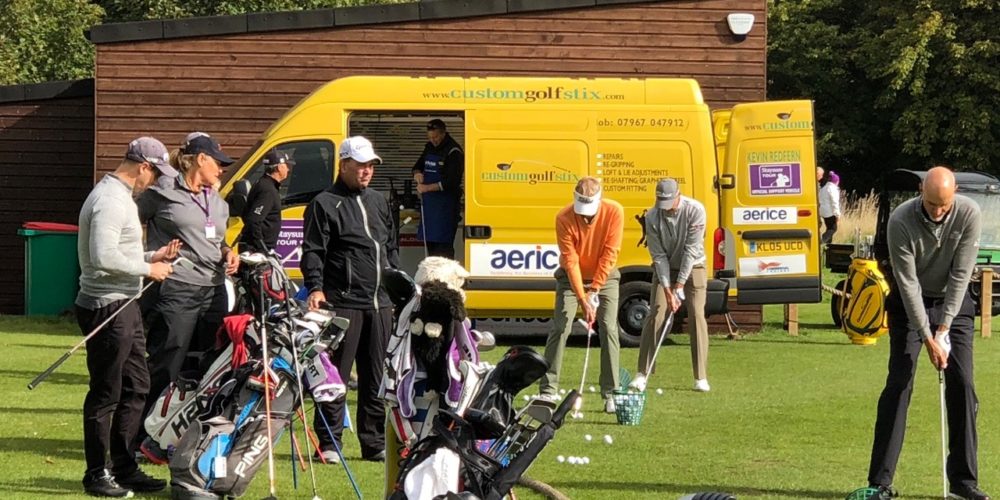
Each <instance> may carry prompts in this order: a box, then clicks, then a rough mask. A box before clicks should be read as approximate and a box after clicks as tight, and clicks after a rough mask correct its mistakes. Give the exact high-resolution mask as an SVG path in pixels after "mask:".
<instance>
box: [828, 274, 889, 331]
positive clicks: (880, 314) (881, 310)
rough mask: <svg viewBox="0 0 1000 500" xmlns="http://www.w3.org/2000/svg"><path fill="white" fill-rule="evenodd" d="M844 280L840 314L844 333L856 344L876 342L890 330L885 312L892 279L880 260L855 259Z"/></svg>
mask: <svg viewBox="0 0 1000 500" xmlns="http://www.w3.org/2000/svg"><path fill="white" fill-rule="evenodd" d="M843 283H844V284H843V288H842V289H841V292H843V293H844V294H845V296H844V298H842V299H841V300H840V317H841V318H842V321H843V323H842V325H841V327H842V328H843V329H844V333H846V334H847V336H848V337H850V338H851V342H853V343H855V344H859V345H871V344H874V343H875V342H876V339H877V338H878V337H881V336H882V335H885V334H886V332H888V331H889V325H888V321H887V318H886V314H885V301H886V298H887V297H888V296H889V283H888V282H887V281H886V279H885V276H884V275H883V274H882V271H880V270H879V268H878V263H877V262H875V261H874V260H869V259H853V260H852V261H851V267H850V269H849V270H848V271H847V279H846V280H844V282H843Z"/></svg>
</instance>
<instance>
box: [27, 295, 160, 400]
mask: <svg viewBox="0 0 1000 500" xmlns="http://www.w3.org/2000/svg"><path fill="white" fill-rule="evenodd" d="M153 283H155V281H150V282H149V283H146V286H144V287H142V289H140V290H139V293H137V294H135V295H134V296H132V298H131V299H128V301H127V302H125V303H124V304H122V305H121V307H119V308H118V309H117V310H115V312H113V313H111V315H110V316H108V317H107V319H105V320H104V321H102V322H101V324H99V325H97V327H96V328H94V329H93V330H91V331H90V333H88V334H87V336H86V337H84V338H83V340H81V341H80V342H79V343H78V344H76V345H75V346H73V348H72V349H70V350H69V351H66V353H65V354H63V355H62V357H61V358H59V359H57V360H56V362H55V363H52V366H50V367H48V368H46V369H45V371H43V372H42V373H40V374H38V376H37V377H35V379H34V380H32V381H31V383H29V384H28V390H29V391H30V390H33V389H34V388H35V387H38V384H41V383H42V381H44V380H45V379H47V378H49V375H52V373H53V372H55V371H56V370H57V369H59V367H60V366H62V364H63V363H65V362H66V360H67V359H69V357H70V356H72V355H73V353H74V352H76V351H77V350H79V349H80V348H81V347H83V346H84V345H86V343H87V341H88V340H90V339H91V338H93V337H94V336H95V335H97V334H98V333H100V331H101V329H103V328H104V327H105V326H107V325H108V323H110V322H111V320H113V319H115V317H117V316H118V315H119V314H120V313H121V312H122V311H124V310H125V308H126V307H128V305H129V304H131V303H133V302H135V301H136V299H138V298H139V297H142V294H143V292H145V291H146V289H148V288H149V287H150V286H152V285H153Z"/></svg>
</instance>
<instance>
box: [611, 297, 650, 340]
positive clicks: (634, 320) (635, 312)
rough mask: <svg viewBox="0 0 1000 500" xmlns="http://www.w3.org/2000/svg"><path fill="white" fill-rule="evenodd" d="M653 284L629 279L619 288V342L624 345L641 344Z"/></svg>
mask: <svg viewBox="0 0 1000 500" xmlns="http://www.w3.org/2000/svg"><path fill="white" fill-rule="evenodd" d="M651 286H652V285H650V284H649V282H648V281H629V282H628V283H625V284H624V285H622V286H621V287H620V288H619V289H618V342H619V343H620V344H621V345H622V346H624V347H638V346H639V339H640V338H641V337H642V327H643V325H644V324H645V323H646V317H647V316H649V311H650V304H649V291H650V288H651Z"/></svg>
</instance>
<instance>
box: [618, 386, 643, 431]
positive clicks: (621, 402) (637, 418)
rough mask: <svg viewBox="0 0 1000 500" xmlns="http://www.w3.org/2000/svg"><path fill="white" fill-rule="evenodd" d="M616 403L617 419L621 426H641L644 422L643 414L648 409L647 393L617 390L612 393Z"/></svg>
mask: <svg viewBox="0 0 1000 500" xmlns="http://www.w3.org/2000/svg"><path fill="white" fill-rule="evenodd" d="M611 397H612V399H613V401H614V402H615V417H617V418H618V423H619V424H620V425H639V423H640V422H642V412H643V410H645V409H646V392H645V391H643V392H633V391H623V390H620V389H616V390H614V391H612V392H611Z"/></svg>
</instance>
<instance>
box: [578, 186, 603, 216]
mask: <svg viewBox="0 0 1000 500" xmlns="http://www.w3.org/2000/svg"><path fill="white" fill-rule="evenodd" d="M602 191H603V190H602V189H601V188H598V189H597V192H596V193H594V195H593V196H586V195H583V194H580V193H579V192H577V191H573V211H574V212H576V213H577V214H579V215H582V216H584V217H591V216H594V215H597V210H598V209H599V208H601V192H602Z"/></svg>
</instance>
